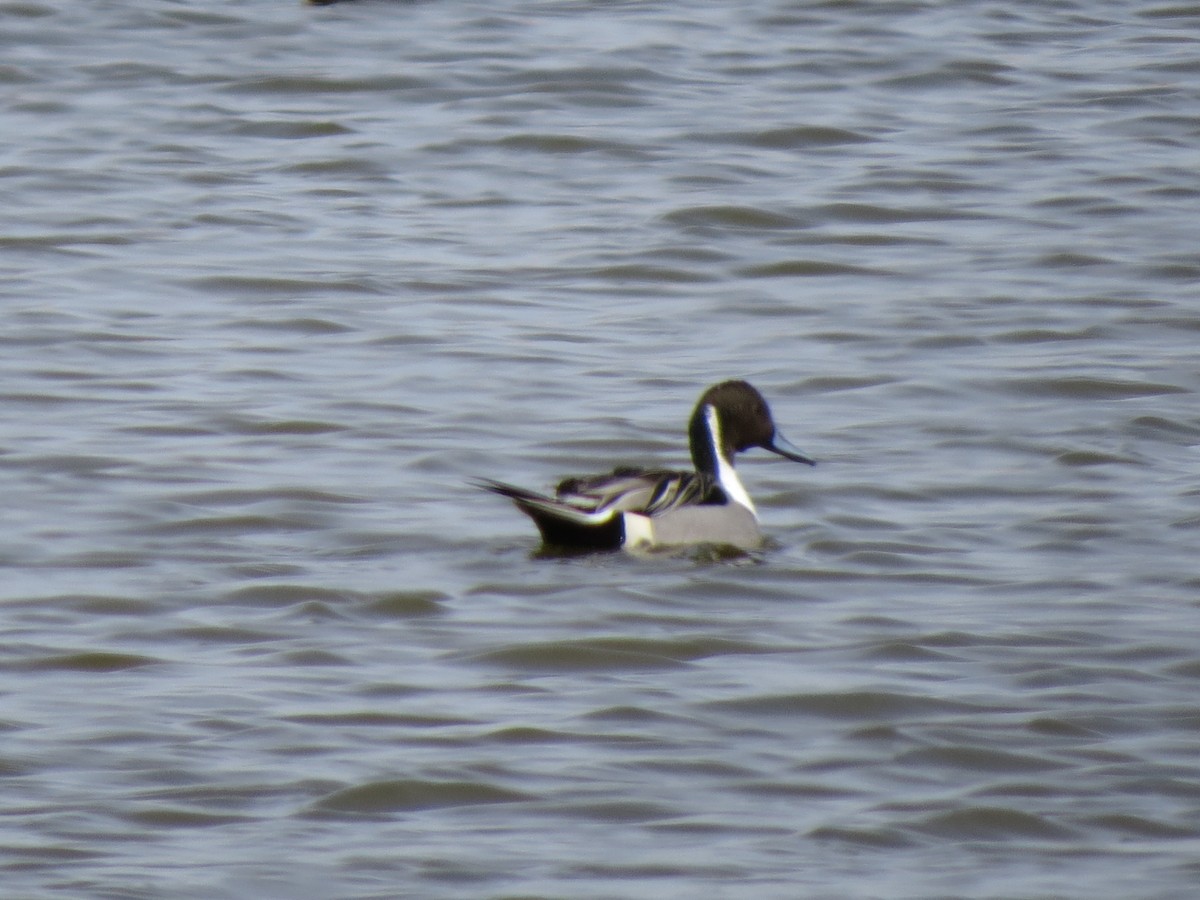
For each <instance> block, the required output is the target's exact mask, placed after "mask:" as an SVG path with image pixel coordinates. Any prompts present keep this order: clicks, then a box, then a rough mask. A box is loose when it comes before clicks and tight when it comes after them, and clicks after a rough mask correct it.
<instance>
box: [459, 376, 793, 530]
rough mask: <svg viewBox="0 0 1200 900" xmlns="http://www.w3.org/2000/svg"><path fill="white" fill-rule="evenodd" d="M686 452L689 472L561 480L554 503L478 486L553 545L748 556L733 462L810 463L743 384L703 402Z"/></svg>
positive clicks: (494, 485)
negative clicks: (757, 451) (761, 458)
mask: <svg viewBox="0 0 1200 900" xmlns="http://www.w3.org/2000/svg"><path fill="white" fill-rule="evenodd" d="M688 445H689V446H690V448H691V452H692V463H693V465H694V466H695V471H694V472H676V471H669V470H666V469H635V468H617V469H614V470H613V471H612V472H610V473H607V474H604V475H586V476H582V477H576V478H566V479H564V480H563V481H562V482H560V483H559V485H558V488H557V489H556V490H555V493H554V496H553V497H551V496H549V495H547V494H540V493H538V492H536V491H530V490H526V489H525V488H521V487H516V486H515V485H511V484H505V483H504V482H502V481H493V480H491V479H478V480H477V481H476V482H475V483H476V484H477V485H478V486H479V487H482V488H484V489H486V490H489V491H492V492H494V493H497V494H500V495H501V496H504V497H508V498H509V499H510V500H512V502H513V503H515V504H516V506H517V509H519V510H521V512H523V513H525V515H527V516H529V518H531V519H533V522H534V524H535V525H537V528H538V531H540V532H541V535H542V540H543V541H544V542H545V543H546V544H547V545H548V546H552V547H562V548H568V549H574V550H615V549H618V548H620V547H625V548H627V549H638V548H654V547H677V546H686V545H689V544H718V545H729V546H733V547H736V548H738V549H740V550H751V549H754V548H755V547H758V546H759V545H760V544H761V543H762V532H761V531H760V530H759V527H758V514H757V512H756V511H755V509H754V503H753V502H752V501H751V500H750V495H749V494H748V493H747V492H746V488H745V487H744V486H743V485H742V482H741V479H740V478H738V475H737V471H736V470H735V469H734V467H733V457H734V454H736V453H740V452H742V451H743V450H749V449H750V448H751V447H762V448H763V449H765V450H770V451H771V452H772V453H777V454H778V455H780V456H782V457H785V458H786V459H791V460H795V461H796V462H801V463H806V464H807V465H810V466H813V465H816V462H815V461H814V460H813V459H811V458H810V457H808V456H806V455H805V454H804V453H803V452H802V451H801V450H800V449H799V448H797V447H795V446H794V445H793V444H792V443H791V442H789V441H788V440H787V439H786V438H784V436H783V435H781V434H780V433H779V431H778V429H776V427H775V422H774V421H773V420H772V418H771V410H770V408H769V407H768V406H767V401H766V400H764V399H763V396H762V394H760V393H759V392H758V391H757V390H756V389H755V388H754V387H753V386H752V385H750V384H749V383H748V382H745V381H723V382H721V383H720V384H714V385H713V386H712V387H710V388H708V390H706V391H705V392H704V393H703V394H702V395H701V397H700V400H699V402H698V403H697V404H696V408H695V410H694V411H693V412H692V418H691V421H690V422H689V424H688Z"/></svg>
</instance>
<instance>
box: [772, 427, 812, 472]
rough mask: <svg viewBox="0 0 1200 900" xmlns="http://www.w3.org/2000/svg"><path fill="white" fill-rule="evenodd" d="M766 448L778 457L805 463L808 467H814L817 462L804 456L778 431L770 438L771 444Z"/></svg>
mask: <svg viewBox="0 0 1200 900" xmlns="http://www.w3.org/2000/svg"><path fill="white" fill-rule="evenodd" d="M766 448H767V449H768V450H770V451H771V452H772V453H778V454H779V455H780V456H783V457H786V458H787V459H794V460H795V461H796V462H802V463H807V464H808V465H810V466H815V465H816V464H817V461H816V460H815V459H813V458H812V457H811V456H809V455H808V454H806V453H805V452H804V451H803V450H801V449H800V448H799V447H797V446H796V445H795V444H793V443H792V442H791V441H789V440H788V439H787V438H785V437H784V436H783V435H782V434H780V433H779V432H778V431H777V432H775V436H774V437H773V438H771V443H769V444H767V445H766Z"/></svg>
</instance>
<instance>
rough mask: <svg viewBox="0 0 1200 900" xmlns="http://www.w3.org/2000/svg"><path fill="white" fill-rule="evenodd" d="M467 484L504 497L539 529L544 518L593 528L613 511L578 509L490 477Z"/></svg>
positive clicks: (610, 515)
mask: <svg viewBox="0 0 1200 900" xmlns="http://www.w3.org/2000/svg"><path fill="white" fill-rule="evenodd" d="M471 483H472V484H474V485H475V486H476V487H480V488H483V489H484V490H485V491H491V492H492V493H493V494H499V495H500V496H502V497H507V498H508V499H509V500H511V501H512V502H513V503H515V504H516V505H517V509H519V510H521V512H523V513H525V515H527V516H529V517H530V518H531V519H533V520H534V521H535V522H537V523H538V525H539V526H540V525H541V524H542V523H543V521H544V520H545V519H555V520H558V521H560V522H569V523H571V524H572V525H579V526H582V527H585V528H586V527H589V526H590V527H595V526H597V525H604V524H605V523H607V522H609V521H611V520H612V518H613V516H614V512H613V511H612V510H611V509H609V510H604V511H601V512H593V511H589V510H586V509H580V508H579V507H577V506H572V505H571V504H569V503H564V502H562V501H561V500H556V499H555V498H554V497H548V496H546V495H545V494H539V493H538V492H537V491H530V490H527V489H526V488H523V487H517V486H516V485H515V484H506V483H505V482H503V481H493V480H492V479H490V478H476V479H473V480H472V482H471Z"/></svg>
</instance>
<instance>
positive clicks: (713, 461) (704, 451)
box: [688, 403, 758, 517]
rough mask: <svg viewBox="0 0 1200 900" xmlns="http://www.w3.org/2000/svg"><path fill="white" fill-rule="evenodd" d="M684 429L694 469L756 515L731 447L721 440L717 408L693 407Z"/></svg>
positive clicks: (707, 406)
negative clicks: (686, 431) (693, 413)
mask: <svg viewBox="0 0 1200 900" xmlns="http://www.w3.org/2000/svg"><path fill="white" fill-rule="evenodd" d="M688 432H689V433H688V443H689V444H690V445H691V450H692V464H693V465H695V467H696V471H697V472H700V473H701V474H703V475H708V476H709V477H710V478H713V479H714V480H715V481H716V482H717V484H719V485H720V486H721V490H722V491H724V492H725V496H726V497H728V498H729V499H730V500H731V501H732V502H734V503H736V504H738V505H739V506H744V507H745V508H746V509H748V510H750V512H751V513H753V514H754V515H755V516H756V517H757V515H758V513H757V512H756V511H755V509H754V503H753V502H752V501H751V500H750V495H749V494H748V493H747V492H746V488H745V486H743V484H742V480H741V479H740V478H738V474H737V470H736V469H734V467H733V450H732V449H730V448H729V447H728V446H727V445H726V444H725V442H724V441H723V440H722V436H721V418H720V416H719V415H718V414H717V408H716V407H715V406H713V405H712V404H711V403H709V404H706V405H705V406H703V407H701V409H699V410H697V414H696V415H695V416H693V417H692V423H691V426H690V428H689V429H688Z"/></svg>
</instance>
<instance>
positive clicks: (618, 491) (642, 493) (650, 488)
mask: <svg viewBox="0 0 1200 900" xmlns="http://www.w3.org/2000/svg"><path fill="white" fill-rule="evenodd" d="M555 496H556V499H557V500H558V501H559V502H560V503H564V504H567V505H569V506H572V507H574V508H576V509H580V510H587V511H589V512H590V513H592V514H593V515H594V514H598V513H602V512H603V513H608V514H612V513H617V512H621V513H625V512H632V513H640V514H641V515H644V516H655V515H660V514H661V513H664V512H666V511H668V510H671V509H678V508H679V507H683V506H693V505H699V504H703V503H719V502H721V501H722V500H723V499H724V495H723V494H722V493H721V489H720V487H719V486H718V485H717V484H716V482H715V480H714V479H712V478H709V477H707V476H704V475H701V474H699V473H697V472H672V471H668V470H665V469H649V470H648V469H615V470H614V471H612V472H611V473H609V474H607V475H590V476H585V477H582V478H568V479H566V480H564V481H563V482H562V483H561V484H559V486H558V490H557V491H556V493H555Z"/></svg>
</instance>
